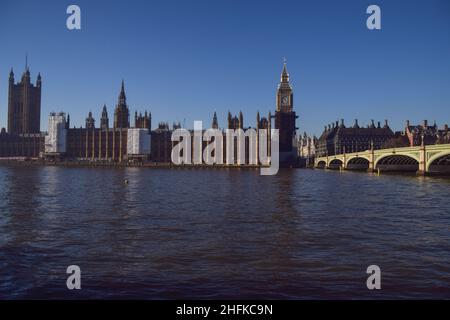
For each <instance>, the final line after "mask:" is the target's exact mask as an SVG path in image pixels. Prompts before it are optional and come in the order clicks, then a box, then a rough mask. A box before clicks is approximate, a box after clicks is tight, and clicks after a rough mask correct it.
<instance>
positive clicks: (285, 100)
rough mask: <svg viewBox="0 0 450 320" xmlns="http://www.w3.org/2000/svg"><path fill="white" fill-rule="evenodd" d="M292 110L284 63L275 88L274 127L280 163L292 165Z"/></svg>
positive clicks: (291, 95)
mask: <svg viewBox="0 0 450 320" xmlns="http://www.w3.org/2000/svg"><path fill="white" fill-rule="evenodd" d="M296 119H297V116H296V114H295V112H294V94H293V92H292V87H291V85H290V83H289V73H288V72H287V68H286V63H284V65H283V71H282V72H281V81H280V84H279V85H278V90H277V101H276V111H275V129H278V130H279V135H280V163H282V164H285V165H292V164H294V162H295V149H294V143H293V140H294V136H295V131H296V129H297V128H296V126H295V120H296Z"/></svg>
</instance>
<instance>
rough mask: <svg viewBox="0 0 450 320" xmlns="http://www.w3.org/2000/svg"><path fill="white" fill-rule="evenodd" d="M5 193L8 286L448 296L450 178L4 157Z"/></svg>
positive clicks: (169, 294)
mask: <svg viewBox="0 0 450 320" xmlns="http://www.w3.org/2000/svg"><path fill="white" fill-rule="evenodd" d="M124 179H128V181H129V182H128V184H124V183H123V181H124ZM0 198H1V201H0V298H3V299H19V298H31V299H50V298H52V299H53V298H63V299H80V298H125V299H128V298H142V299H182V298H191V299H222V298H224V299H225V298H231V299H233V298H234V299H241V298H257V299H266V298H267V299H269V298H270V299H357V298H362V299H372V298H375V299H392V298H401V299H403V298H450V250H449V249H450V180H449V179H444V178H431V177H416V176H414V175H413V176H405V175H381V176H377V175H375V174H368V173H362V172H336V171H321V170H307V169H304V170H300V169H299V170H280V172H279V174H278V175H276V176H260V175H259V171H258V170H256V169H242V170H239V169H146V168H119V169H113V168H102V169H94V168H63V167H39V166H36V167H21V166H1V167H0ZM373 264H375V265H378V266H379V267H380V268H381V287H382V288H381V290H368V289H367V287H366V279H367V277H368V274H367V273H366V269H367V267H368V266H369V265H373ZM69 265H78V266H79V267H80V268H81V287H82V289H81V290H68V289H67V287H66V279H67V277H68V276H69V275H67V274H66V268H67V267H68V266H69Z"/></svg>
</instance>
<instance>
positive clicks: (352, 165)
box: [345, 156, 370, 170]
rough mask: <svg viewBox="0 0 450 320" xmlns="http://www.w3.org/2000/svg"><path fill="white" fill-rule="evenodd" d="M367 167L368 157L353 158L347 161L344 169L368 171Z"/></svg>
mask: <svg viewBox="0 0 450 320" xmlns="http://www.w3.org/2000/svg"><path fill="white" fill-rule="evenodd" d="M369 166H370V160H369V159H368V157H363V156H354V157H351V158H349V159H347V163H346V165H345V168H346V169H349V170H367V169H369Z"/></svg>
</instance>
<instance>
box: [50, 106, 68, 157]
mask: <svg viewBox="0 0 450 320" xmlns="http://www.w3.org/2000/svg"><path fill="white" fill-rule="evenodd" d="M66 139H67V129H66V116H65V114H64V113H63V112H60V113H54V112H52V113H50V116H49V119H48V134H47V135H46V136H45V152H46V153H64V152H66Z"/></svg>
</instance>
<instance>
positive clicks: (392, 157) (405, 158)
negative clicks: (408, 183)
mask: <svg viewBox="0 0 450 320" xmlns="http://www.w3.org/2000/svg"><path fill="white" fill-rule="evenodd" d="M375 168H376V169H381V170H383V171H418V170H419V160H418V159H416V157H414V156H412V155H410V154H386V155H383V156H382V157H380V158H378V159H377V160H376V161H375Z"/></svg>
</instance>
